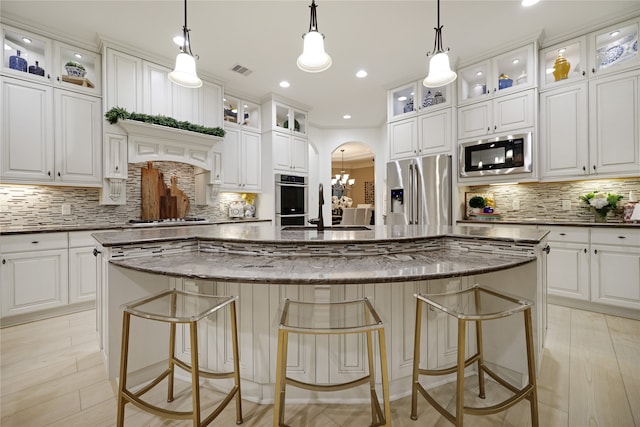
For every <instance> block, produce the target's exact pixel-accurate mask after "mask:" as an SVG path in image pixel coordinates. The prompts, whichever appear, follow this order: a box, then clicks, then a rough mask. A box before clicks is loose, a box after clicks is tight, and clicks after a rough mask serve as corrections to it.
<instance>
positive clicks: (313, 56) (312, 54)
mask: <svg viewBox="0 0 640 427" xmlns="http://www.w3.org/2000/svg"><path fill="white" fill-rule="evenodd" d="M309 7H310V8H311V19H310V22H309V32H307V33H306V34H304V35H303V36H302V39H303V41H304V46H303V50H302V55H300V56H299V57H298V61H297V64H298V68H300V69H301V70H302V71H306V72H308V73H319V72H321V71H324V70H326V69H328V68H329V67H331V63H332V61H331V57H330V56H329V55H328V54H327V53H326V52H325V51H324V35H323V34H321V33H319V32H318V19H317V17H316V7H318V6H316V2H315V0H311V6H309Z"/></svg>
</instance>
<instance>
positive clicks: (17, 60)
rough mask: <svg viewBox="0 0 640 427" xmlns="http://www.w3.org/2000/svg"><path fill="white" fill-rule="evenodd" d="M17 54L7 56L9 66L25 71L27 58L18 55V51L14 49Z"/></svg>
mask: <svg viewBox="0 0 640 427" xmlns="http://www.w3.org/2000/svg"><path fill="white" fill-rule="evenodd" d="M16 52H17V55H11V56H10V57H9V68H11V69H12V70H18V71H24V72H25V73H26V72H27V60H26V59H24V58H23V57H21V56H20V51H19V50H18V51H16Z"/></svg>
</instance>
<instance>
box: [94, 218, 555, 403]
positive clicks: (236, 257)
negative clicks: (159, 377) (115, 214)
mask: <svg viewBox="0 0 640 427" xmlns="http://www.w3.org/2000/svg"><path fill="white" fill-rule="evenodd" d="M546 233H547V232H546V231H539V230H518V229H486V228H479V227H439V228H435V227H425V226H375V227H373V226H372V227H369V228H368V229H367V230H364V231H354V230H349V229H345V230H341V229H331V230H326V231H324V232H318V231H316V230H314V229H308V228H307V229H293V230H288V229H286V227H285V228H281V227H273V226H271V225H267V224H229V225H223V226H210V227H206V226H198V227H180V228H174V229H142V230H129V231H124V232H105V233H95V234H94V238H95V239H96V241H97V242H98V244H99V245H100V249H101V252H102V254H101V256H102V262H101V265H102V283H101V285H100V290H99V292H98V294H99V295H98V304H97V315H98V332H99V335H100V342H101V347H102V351H103V355H104V357H105V364H106V366H107V371H108V375H109V378H114V377H115V376H116V375H117V373H118V366H119V354H120V342H119V341H120V327H121V309H120V305H121V304H123V303H126V302H128V301H131V300H133V299H136V298H139V297H142V296H146V295H148V294H150V293H153V292H157V291H160V290H162V289H167V288H178V289H185V290H191V291H197V292H202V293H211V294H225V295H239V297H240V299H239V311H238V325H239V335H240V353H241V360H240V363H241V377H242V379H243V397H245V398H247V399H249V400H253V401H256V402H264V403H268V402H271V401H272V399H273V382H274V375H275V362H274V361H275V355H276V348H277V321H278V319H279V316H278V311H279V307H280V304H281V302H282V300H283V299H284V298H291V299H299V300H309V301H335V300H342V299H352V298H358V297H363V296H367V297H369V298H370V299H371V300H372V302H373V304H374V306H375V307H376V309H377V310H378V311H379V313H380V314H381V316H382V318H383V321H384V323H385V329H386V330H387V332H386V334H387V339H388V341H389V342H388V343H387V344H388V348H389V349H390V354H389V357H388V360H389V364H390V366H389V372H390V377H391V383H390V392H391V393H390V394H391V398H392V399H395V398H399V397H402V396H404V395H407V394H408V393H410V390H411V388H410V379H411V366H412V363H413V361H412V355H413V348H412V347H413V328H414V325H413V322H414V314H415V301H414V297H413V294H414V293H416V292H418V291H419V292H423V293H435V292H449V291H453V290H457V289H462V288H466V287H469V286H471V285H473V284H474V283H482V284H484V285H488V286H491V287H493V288H495V289H498V290H500V291H503V292H509V293H512V294H516V295H519V296H521V297H524V298H527V299H530V300H533V301H534V302H536V307H535V310H534V328H535V330H534V335H535V341H536V355H537V356H540V355H541V352H542V344H543V341H544V333H545V330H546V296H545V294H546V292H545V289H544V287H545V282H544V274H543V273H542V272H543V271H544V269H543V268H542V265H543V263H544V253H543V249H544V247H545V245H546V243H545V236H546ZM425 317H426V318H427V319H426V321H427V324H426V325H425V329H424V330H425V331H426V333H427V339H425V340H424V341H423V342H424V345H425V349H424V351H423V354H424V355H425V358H426V360H425V362H426V363H427V364H428V366H433V367H435V366H442V365H447V364H449V363H451V362H452V361H453V360H455V345H456V338H455V330H456V329H455V324H454V323H451V322H450V321H449V320H448V319H447V317H446V316H444V315H442V314H438V313H435V312H430V313H428V315H427V316H425ZM219 319H220V322H211V323H209V322H204V324H203V325H202V326H201V327H202V328H203V330H202V336H203V337H206V339H204V340H203V348H201V349H200V350H199V352H200V355H201V359H202V362H204V365H205V366H208V367H209V368H211V369H225V367H226V365H227V364H229V363H230V362H231V361H230V348H229V340H228V336H227V329H226V327H225V324H224V322H226V320H225V319H227V316H226V315H224V316H221V317H220V318H219ZM152 326H156V325H152ZM163 326H165V325H159V327H158V328H155V329H152V328H149V327H146V325H145V329H144V331H143V332H141V333H139V334H138V335H135V334H134V336H133V341H134V342H135V343H136V344H137V345H139V346H140V347H139V348H138V351H136V350H135V349H133V350H132V354H137V355H138V357H137V358H135V357H134V358H133V359H132V360H131V361H130V367H131V369H132V370H133V371H135V372H134V377H131V378H136V377H135V376H136V375H137V376H138V378H139V381H144V380H145V379H146V378H149V377H151V376H152V374H151V373H150V371H153V369H151V370H150V369H149V368H144V369H143V367H147V366H152V367H157V368H158V369H162V368H163V367H164V366H165V364H164V363H163V361H164V359H165V357H166V356H165V355H166V340H165V338H166V336H167V335H166V328H163ZM488 326H489V327H485V334H486V335H487V336H489V335H492V336H493V338H489V339H486V340H485V342H487V347H488V348H489V347H490V348H491V350H490V351H488V352H487V356H486V357H487V360H488V361H490V363H492V364H493V366H494V368H495V369H497V370H498V371H500V372H501V373H502V374H504V375H505V376H506V377H507V378H511V379H512V380H513V382H514V383H521V382H522V381H524V379H525V378H524V377H523V373H524V372H526V368H525V364H524V361H525V359H524V357H522V354H523V350H524V335H523V334H522V333H521V328H522V322H520V321H512V322H506V323H504V322H503V323H499V322H498V324H496V326H495V328H492V327H491V326H490V325H488ZM137 329H138V330H139V329H140V328H137ZM135 330H136V328H134V332H135ZM492 332H496V333H494V334H492ZM178 342H180V343H182V341H180V340H178ZM501 343H515V344H520V343H522V346H519V345H510V346H507V347H505V348H501V349H499V346H498V344H501ZM469 345H471V347H473V343H471V342H470V343H469ZM179 346H180V348H179V349H178V350H177V353H178V354H185V355H187V354H188V353H189V349H188V348H187V347H186V344H179ZM289 347H290V348H289V361H290V365H289V366H288V371H289V373H290V374H291V375H292V376H293V377H296V378H299V379H300V380H307V381H309V380H311V381H314V382H317V383H335V382H344V381H348V380H350V379H353V378H354V377H357V376H359V375H361V374H362V373H363V372H365V370H366V356H365V353H366V352H363V341H362V338H361V337H350V336H349V337H346V338H345V337H341V338H338V337H313V336H304V337H301V338H300V339H299V340H297V339H295V338H294V339H293V340H292V342H291V343H290V346H289ZM516 347H517V348H516ZM153 372H154V373H155V371H153ZM134 381H135V380H134ZM288 395H290V396H291V398H292V399H293V400H294V401H295V400H296V399H298V400H300V401H319V400H320V398H329V399H332V400H334V401H335V399H340V400H342V401H345V400H346V401H354V402H355V401H366V399H368V395H367V390H365V389H363V390H361V393H360V394H359V390H358V389H356V390H351V391H350V392H349V393H348V394H345V395H343V396H338V397H336V395H334V394H332V395H331V396H324V395H321V396H318V395H315V394H312V393H310V392H307V391H305V390H296V389H292V391H291V392H290V393H288Z"/></svg>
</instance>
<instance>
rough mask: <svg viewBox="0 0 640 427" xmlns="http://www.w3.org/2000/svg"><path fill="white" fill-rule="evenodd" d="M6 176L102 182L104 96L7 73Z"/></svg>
mask: <svg viewBox="0 0 640 427" xmlns="http://www.w3.org/2000/svg"><path fill="white" fill-rule="evenodd" d="M2 89H3V90H2V93H3V100H2V102H3V104H2V112H3V114H2V117H3V119H2V125H3V126H2V128H3V130H2V132H3V133H2V137H3V138H2V151H3V161H2V174H1V175H2V179H3V180H4V181H7V182H16V183H32V184H47V185H78V186H99V185H100V182H101V179H102V140H101V132H102V130H101V115H102V110H101V102H100V98H97V97H94V96H89V95H85V94H81V93H76V92H72V91H68V90H63V89H57V88H55V89H52V88H51V87H49V86H46V85H42V84H38V83H32V82H28V81H22V80H19V79H14V78H8V77H2Z"/></svg>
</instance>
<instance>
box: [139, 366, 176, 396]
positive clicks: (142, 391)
mask: <svg viewBox="0 0 640 427" xmlns="http://www.w3.org/2000/svg"><path fill="white" fill-rule="evenodd" d="M170 373H171V369H167V370H165V371H164V372H162V373H161V374H160V375H158V377H157V378H156V379H155V380H153V381H151V382H150V383H149V384H147V385H146V386H144V387H142V388H141V389H140V390H138V391H136V392H135V393H132V394H133V395H134V396H136V397H140V396H142V395H143V394H145V393H146V392H148V391H149V390H151V389H152V388H154V387H155V386H157V385H158V384H160V381H162V380H163V379H165V378H166V377H167V376H168V375H169V374H170Z"/></svg>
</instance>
